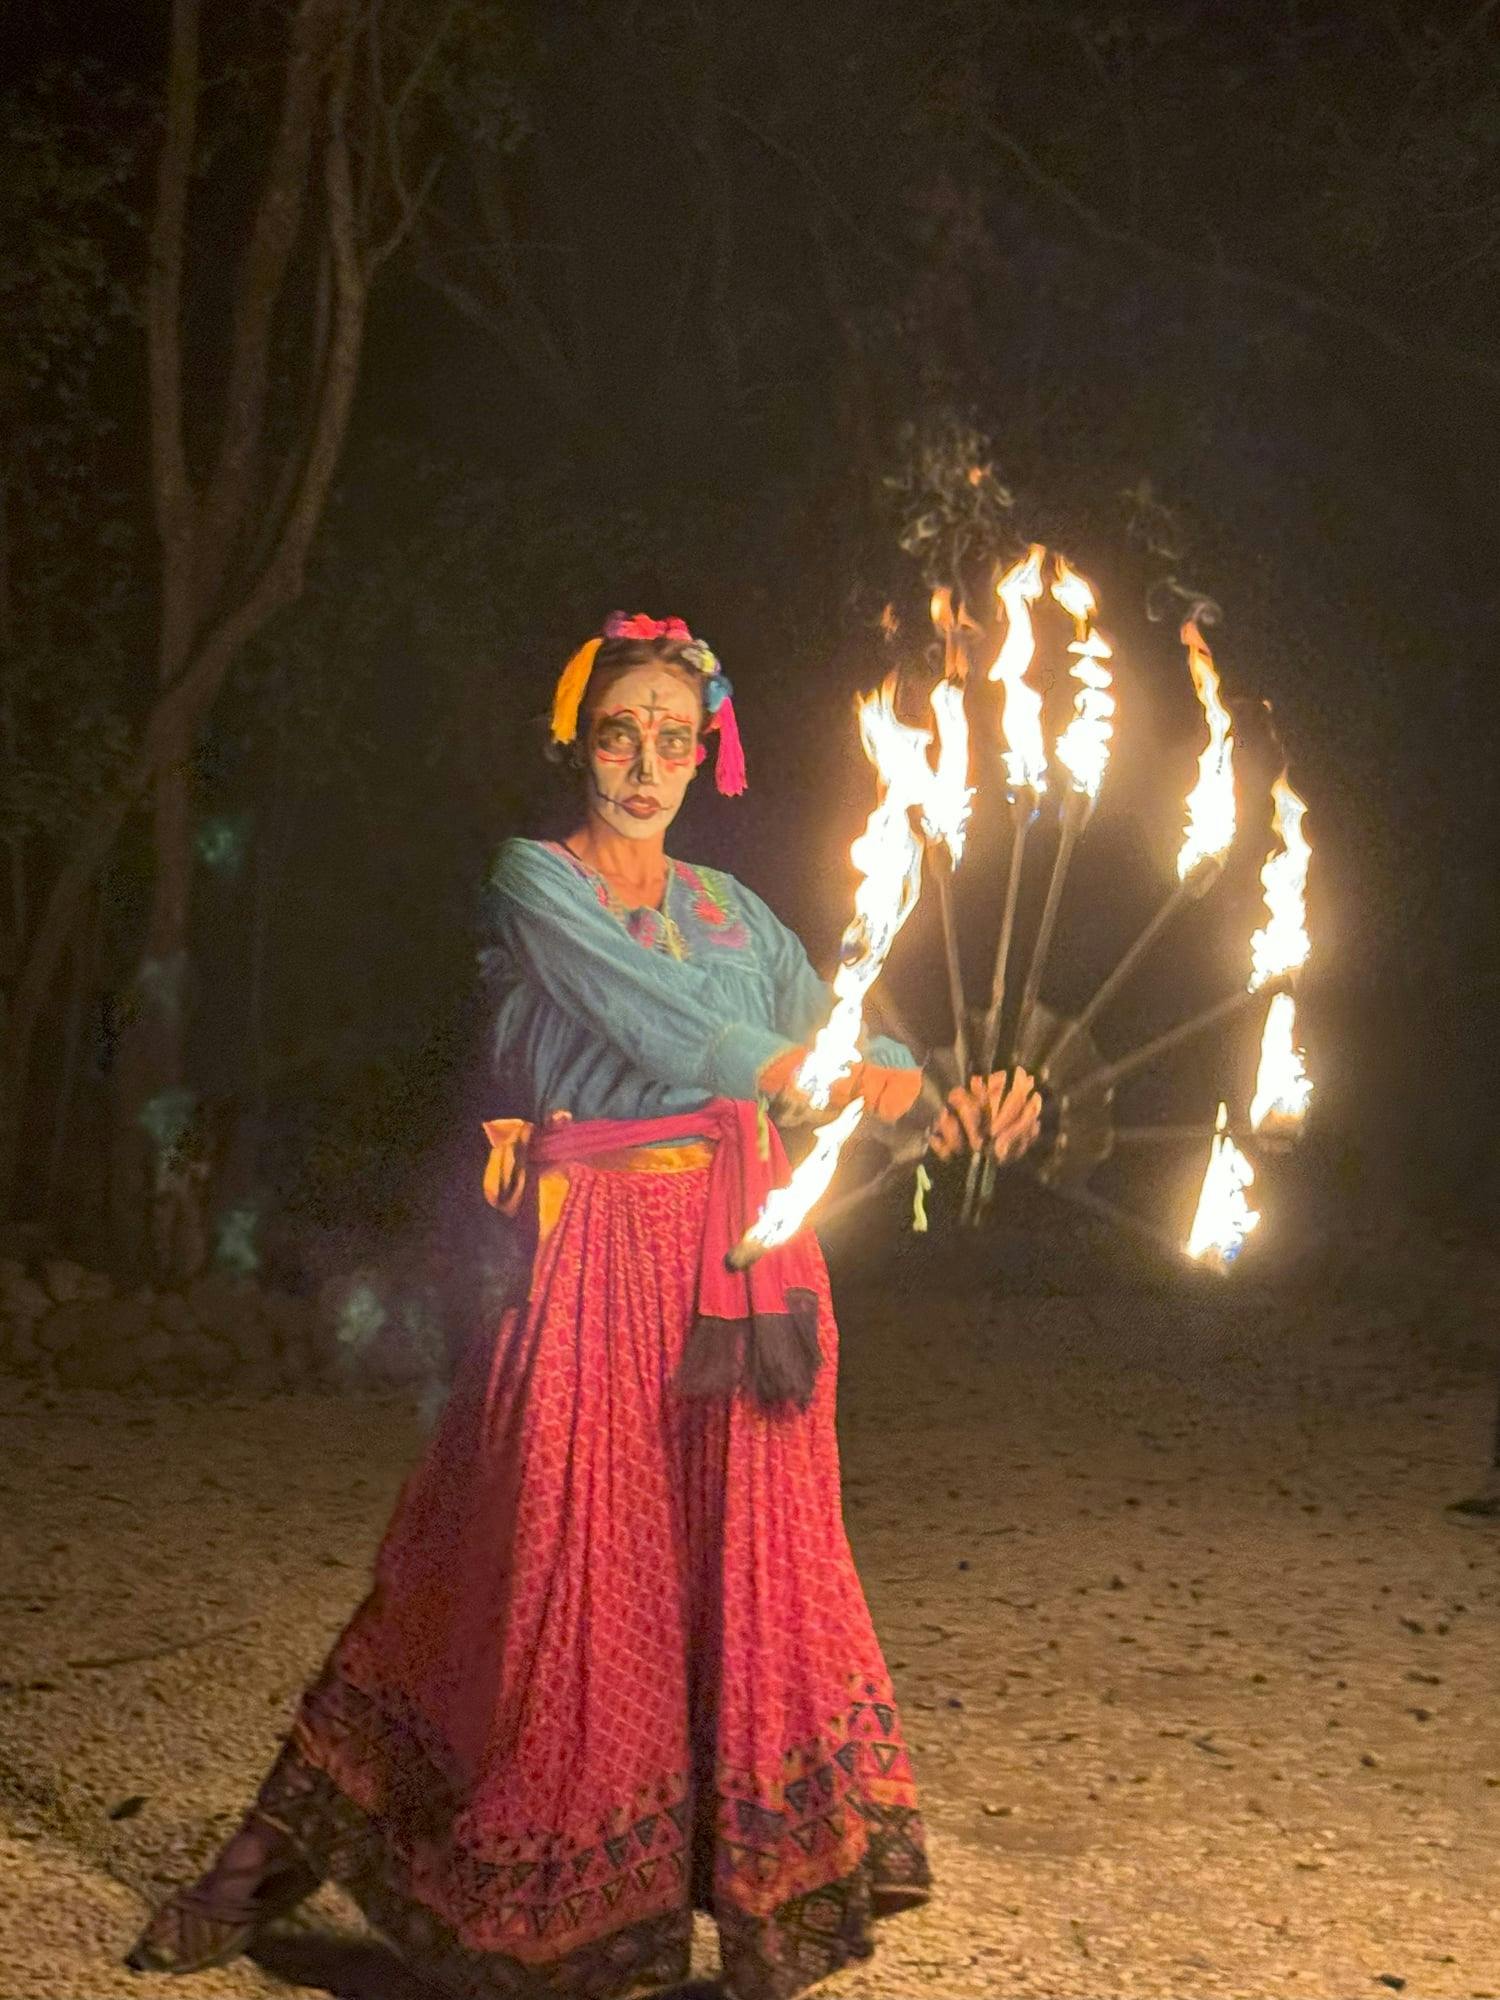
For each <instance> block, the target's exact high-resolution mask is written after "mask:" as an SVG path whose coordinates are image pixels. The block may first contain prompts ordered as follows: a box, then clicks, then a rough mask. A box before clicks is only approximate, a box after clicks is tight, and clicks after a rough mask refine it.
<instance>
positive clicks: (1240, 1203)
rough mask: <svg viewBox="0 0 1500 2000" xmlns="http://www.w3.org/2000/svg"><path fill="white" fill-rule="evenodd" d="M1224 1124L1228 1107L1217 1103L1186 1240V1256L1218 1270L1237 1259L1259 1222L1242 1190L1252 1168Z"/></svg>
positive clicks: (1252, 1175) (1250, 1176)
mask: <svg viewBox="0 0 1500 2000" xmlns="http://www.w3.org/2000/svg"><path fill="white" fill-rule="evenodd" d="M1228 1123H1229V1107H1228V1106H1227V1105H1226V1104H1221V1105H1220V1106H1219V1115H1218V1118H1217V1119H1216V1120H1215V1121H1214V1142H1213V1147H1212V1149H1211V1151H1210V1152H1209V1156H1208V1166H1207V1168H1206V1169H1205V1170H1204V1175H1203V1187H1202V1189H1201V1191H1200V1192H1199V1195H1198V1212H1197V1214H1196V1215H1195V1216H1194V1217H1193V1226H1192V1228H1191V1230H1190V1231H1189V1232H1188V1240H1187V1254H1188V1255H1189V1256H1190V1257H1193V1258H1197V1259H1202V1258H1209V1259H1211V1260H1212V1261H1213V1262H1214V1263H1216V1264H1217V1265H1218V1266H1219V1268H1220V1269H1221V1270H1223V1269H1225V1268H1226V1267H1227V1266H1228V1265H1230V1264H1232V1263H1233V1262H1234V1260H1235V1258H1236V1257H1238V1255H1239V1254H1240V1251H1241V1250H1242V1249H1243V1248H1244V1245H1245V1238H1246V1237H1247V1236H1248V1235H1249V1234H1250V1232H1251V1230H1252V1229H1253V1228H1254V1227H1255V1225H1256V1224H1257V1223H1258V1222H1259V1221H1260V1215H1259V1213H1258V1212H1257V1211H1256V1210H1255V1209H1253V1208H1252V1207H1251V1206H1250V1204H1249V1202H1248V1201H1247V1200H1246V1199H1245V1190H1246V1188H1247V1187H1249V1186H1250V1185H1251V1184H1252V1183H1253V1181H1254V1179H1255V1169H1254V1167H1252V1166H1251V1164H1250V1162H1249V1161H1248V1160H1247V1159H1246V1158H1245V1156H1244V1154H1243V1153H1242V1152H1241V1151H1240V1149H1239V1147H1238V1146H1237V1145H1236V1144H1235V1143H1234V1141H1233V1139H1231V1138H1230V1136H1229V1134H1228V1132H1227V1131H1226V1130H1225V1127H1226V1126H1227V1124H1228Z"/></svg>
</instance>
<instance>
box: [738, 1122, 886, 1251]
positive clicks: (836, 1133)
mask: <svg viewBox="0 0 1500 2000" xmlns="http://www.w3.org/2000/svg"><path fill="white" fill-rule="evenodd" d="M864 1113H865V1107H864V1100H863V1099H862V1098H858V1097H856V1098H854V1099H853V1100H852V1101H851V1102H850V1103H848V1104H846V1105H845V1106H844V1108H843V1110H842V1111H841V1112H840V1113H839V1115H838V1117H837V1118H832V1119H830V1120H829V1122H828V1123H827V1124H826V1125H820V1126H819V1127H818V1131H817V1135H816V1137H815V1138H814V1140H813V1143H812V1150H811V1151H810V1152H809V1153H807V1154H806V1155H805V1156H804V1157H803V1158H802V1159H801V1160H799V1161H798V1163H797V1166H796V1168H795V1170H794V1171H793V1174H792V1177H791V1179H790V1180H789V1181H788V1182H787V1184H786V1186H785V1187H779V1188H772V1190H771V1192H770V1193H769V1194H768V1195H767V1196H766V1204H765V1207H764V1208H763V1209H762V1210H761V1212H760V1214H759V1216H758V1217H757V1218H756V1222H755V1226H754V1228H753V1229H752V1230H751V1231H750V1234H751V1235H752V1236H753V1237H754V1239H755V1241H756V1242H757V1243H759V1244H760V1245H761V1246H762V1247H763V1248H764V1249H767V1250H774V1249H775V1248H776V1246H777V1244H778V1243H785V1242H786V1241H787V1239H788V1238H789V1237H792V1236H795V1235H796V1234H797V1231H798V1230H799V1229H800V1228H801V1227H802V1224H803V1223H804V1221H805V1220H806V1219H807V1212H808V1210H809V1209H810V1208H811V1207H812V1205H813V1203H814V1202H815V1201H818V1200H820V1199H821V1197H822V1196H823V1194H824V1193H825V1191H826V1190H827V1187H828V1183H829V1182H830V1181H831V1180H832V1179H833V1173H834V1169H835V1167H837V1165H838V1163H839V1155H840V1153H842V1152H843V1150H844V1147H845V1145H846V1144H847V1143H848V1141H849V1139H850V1138H851V1137H852V1135H853V1133H854V1129H855V1127H856V1126H857V1125H858V1124H859V1122H860V1120H861V1119H862V1118H863V1117H864Z"/></svg>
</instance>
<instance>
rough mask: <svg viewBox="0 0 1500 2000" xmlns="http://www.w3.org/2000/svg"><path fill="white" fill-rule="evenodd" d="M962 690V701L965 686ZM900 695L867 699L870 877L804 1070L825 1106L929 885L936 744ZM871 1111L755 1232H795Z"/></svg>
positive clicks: (772, 1240)
mask: <svg viewBox="0 0 1500 2000" xmlns="http://www.w3.org/2000/svg"><path fill="white" fill-rule="evenodd" d="M955 691H956V692H957V694H958V696H959V699H960V701H961V700H962V689H957V690H955ZM894 693H895V689H894V685H893V682H892V681H887V682H886V684H885V686H884V687H883V688H881V690H880V691H879V693H878V694H873V695H867V696H865V698H864V699H863V700H862V701H861V702H860V704H859V734H860V741H861V742H862V743H863V745H864V748H865V754H866V755H867V756H868V757H869V759H870V761H871V763H873V764H874V766H875V769H876V771H877V772H878V773H879V776H880V785H881V793H880V798H879V800H878V801H877V803H876V806H875V809H874V811H873V812H872V813H871V814H870V817H869V819H868V820H867V821H866V823H865V830H864V832H863V833H862V834H861V835H860V836H859V838H858V839H857V840H856V841H855V842H854V844H853V846H852V847H851V848H850V849H849V856H850V859H851V860H852V861H853V863H854V865H855V867H856V868H857V869H858V870H859V872H860V878H861V879H860V882H859V886H858V888H857V889H856V890H855V892H854V916H853V918H852V919H851V921H850V923H849V924H848V926H847V928H846V929H845V931H844V941H843V946H842V949H841V951H840V953H839V967H838V970H837V972H835V974H834V976H833V993H834V1002H833V1011H832V1013H831V1014H830V1015H829V1017H828V1019H827V1021H826V1022H825V1023H824V1024H823V1026H822V1028H820V1029H819V1031H818V1034H817V1036H816V1038H815V1039H814V1041H813V1045H812V1047H811V1049H809V1051H808V1053H807V1057H806V1059H805V1061H804V1062H803V1064H802V1066H801V1068H800V1069H799V1070H798V1072H797V1084H798V1086H799V1088H800V1089H802V1090H803V1091H804V1092H805V1093H806V1095H807V1097H808V1098H809V1099H810V1101H811V1102H812V1104H813V1105H814V1106H815V1107H816V1108H818V1109H819V1110H821V1109H823V1108H824V1107H826V1105H827V1103H828V1100H829V1096H830V1093H831V1091H832V1089H833V1086H834V1084H835V1083H837V1082H838V1080H839V1079H840V1078H841V1077H844V1076H847V1075H848V1073H849V1071H850V1070H851V1069H852V1068H853V1066H854V1064H855V1062H856V1061H857V1060H858V1058H859V1038H860V1031H861V1028H862V1026H863V1022H864V1005H865V995H866V994H867V993H868V992H869V990H870V988H871V987H872V986H873V985H874V984H875V981H876V980H877V979H878V978H879V976H880V973H881V970H882V968H883V967H884V965H885V961H886V957H887V955H888V954H889V952H890V948H891V946H892V944H894V942H895V940H896V934H897V932H898V931H899V930H900V929H901V926H902V925H903V924H904V923H905V922H906V920H907V918H908V917H909V916H910V915H911V913H912V911H913V909H914V908H915V907H916V901H917V896H918V894H919V893H920V891H921V887H922V843H921V841H920V840H919V839H918V838H917V836H916V834H915V833H914V832H913V831H912V825H911V809H912V807H913V806H917V807H921V808H923V810H924V812H925V810H926V807H927V806H928V804H929V803H930V802H931V797H932V793H933V788H934V774H933V770H932V767H931V765H930V764H929V763H928V761H927V750H928V746H929V744H930V743H931V741H932V738H931V736H930V735H929V733H928V732H927V731H926V730H925V729H911V728H909V727H908V726H907V725H906V724H905V723H903V722H899V721H898V720H897V719H896V711H895V707H894ZM863 1117H864V1103H863V1101H862V1099H860V1098H857V1097H856V1098H854V1099H852V1100H851V1102H850V1103H848V1104H846V1105H845V1106H844V1108H843V1110H842V1111H840V1112H839V1114H838V1116H837V1117H836V1118H833V1119H830V1120H829V1122H828V1123H827V1124H826V1125H823V1126H820V1127H819V1129H818V1132H817V1134H816V1136H815V1138H814V1140H813V1144H812V1148H811V1150H810V1151H809V1152H808V1153H807V1154H806V1156H805V1157H804V1158H803V1159H802V1160H801V1161H799V1163H798V1165H797V1167H796V1168H795V1170H794V1171H793V1173H792V1176H791V1179H790V1180H789V1181H788V1182H787V1184H786V1186H785V1187H781V1188H775V1189H773V1190H772V1192H771V1194H770V1195H768V1196H767V1198H766V1202H765V1205H764V1207H763V1208H762V1210H761V1212H760V1214H759V1215H758V1216H757V1217H756V1219H755V1221H754V1223H753V1224H752V1225H751V1227H750V1228H749V1230H748V1231H747V1232H746V1237H747V1240H749V1241H751V1242H754V1243H756V1244H759V1245H760V1247H761V1248H762V1249H766V1250H770V1249H774V1248H775V1246H776V1245H777V1244H778V1243H785V1242H786V1241H787V1239H788V1237H791V1236H795V1235H796V1233H797V1231H798V1230H799V1229H800V1228H801V1227H802V1225H803V1223H804V1222H805V1221H806V1219H807V1215H808V1211H809V1210H810V1209H811V1208H812V1205H813V1203H814V1202H815V1201H817V1200H818V1199H819V1198H820V1196H821V1195H822V1194H823V1193H824V1191H825V1189H826V1188H827V1186H828V1183H829V1181H830V1180H832V1178H833V1172H834V1169H835V1167H837V1165H838V1162H839V1155H840V1153H841V1152H842V1151H843V1149H844V1146H845V1144H846V1143H847V1141H848V1139H849V1137H850V1135H851V1134H852V1133H853V1132H854V1131H855V1129H856V1128H857V1127H858V1125H859V1123H860V1120H861V1119H862V1118H863Z"/></svg>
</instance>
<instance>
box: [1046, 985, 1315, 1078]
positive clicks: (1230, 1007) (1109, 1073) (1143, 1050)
mask: <svg viewBox="0 0 1500 2000" xmlns="http://www.w3.org/2000/svg"><path fill="white" fill-rule="evenodd" d="M1290 985H1291V978H1290V975H1288V974H1283V975H1282V976H1281V977H1280V978H1279V979H1272V980H1268V981H1267V983H1266V984H1265V985H1264V986H1257V987H1254V988H1252V989H1247V990H1246V991H1245V992H1243V993H1231V994H1229V995H1228V997H1227V998H1225V999H1223V1000H1219V1001H1216V1002H1215V1004H1214V1005H1213V1006H1212V1007H1205V1008H1204V1009H1203V1011H1202V1012H1201V1013H1199V1014H1192V1015H1190V1016H1189V1017H1188V1019H1187V1020H1186V1021H1179V1022H1178V1024H1177V1026H1176V1027H1175V1028H1168V1029H1167V1031H1166V1033H1165V1034H1162V1035H1157V1036H1156V1037H1155V1038H1154V1039H1153V1040H1152V1041H1149V1042H1143V1043H1142V1044H1141V1046H1140V1047H1139V1048H1138V1049H1131V1050H1130V1052H1129V1053H1128V1054H1127V1055H1123V1056H1121V1057H1119V1059H1118V1060H1117V1061H1115V1062H1112V1063H1105V1064H1103V1065H1102V1066H1101V1067H1100V1068H1099V1069H1095V1070H1090V1071H1089V1073H1088V1075H1087V1076H1083V1077H1080V1078H1079V1080H1078V1081H1077V1083H1074V1084H1070V1085H1069V1087H1068V1091H1067V1095H1066V1098H1065V1099H1064V1103H1065V1104H1066V1103H1071V1102H1073V1101H1075V1100H1076V1099H1078V1098H1080V1097H1084V1096H1086V1095H1087V1094H1088V1093H1089V1092H1090V1091H1095V1090H1109V1089H1112V1088H1113V1086H1114V1085H1115V1084H1117V1083H1119V1082H1121V1081H1122V1080H1123V1079H1124V1078H1125V1077H1127V1076H1133V1075H1134V1074H1135V1072H1136V1071H1137V1070H1140V1069H1145V1068H1146V1067H1147V1066H1148V1065H1149V1064H1151V1063H1153V1062H1155V1060H1156V1058H1157V1057H1158V1056H1162V1055H1165V1054H1166V1053H1167V1052H1168V1050H1170V1049H1175V1048H1177V1047H1178V1046H1179V1045H1180V1044H1181V1043H1183V1042H1186V1041H1190V1040H1191V1039H1192V1038H1193V1036H1194V1035H1201V1034H1203V1033H1204V1032H1205V1031H1206V1030H1207V1029H1209V1028H1216V1027H1218V1025H1219V1024H1220V1022H1222V1021H1230V1020H1233V1019H1234V1017H1235V1015H1237V1014H1243V1013H1246V1012H1248V1011H1249V1009H1250V1008H1252V1007H1257V1006H1261V1005H1264V1003H1265V1002H1266V1001H1267V1000H1269V999H1270V998H1271V996H1272V995H1273V994H1276V993H1281V992H1285V991H1286V990H1287V988H1288V987H1290Z"/></svg>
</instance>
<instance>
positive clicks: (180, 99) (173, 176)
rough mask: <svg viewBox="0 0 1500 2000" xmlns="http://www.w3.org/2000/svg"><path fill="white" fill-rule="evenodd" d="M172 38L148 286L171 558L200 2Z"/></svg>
mask: <svg viewBox="0 0 1500 2000" xmlns="http://www.w3.org/2000/svg"><path fill="white" fill-rule="evenodd" d="M171 36H172V40H171V52H170V55H169V57H168V62H167V102H166V129H165V131H164V133H163V136H162V146H161V153H160V155H159V157H158V160H157V166H156V208H155V213H154V214H153V216H152V221H151V247H150V266H149V273H148V277H147V282H146V346H147V370H148V377H149V388H150V397H151V483H152V497H153V500H154V503H155V508H156V525H157V532H158V533H159V535H160V536H161V540H162V544H163V547H164V549H165V550H166V551H167V552H168V559H169V560H171V558H172V556H173V555H174V554H175V553H177V552H179V551H185V550H186V549H187V548H188V546H189V544H190V542H191V538H192V532H193V504H194V502H193V488H192V480H191V477H190V475H189V472H188V465H187V453H186V450H185V448H184V445H183V434H182V266H183V256H184V243H185V237H186V232H187V199H188V184H189V181H190V179H191V177H192V169H193V143H194V140H195V138H196V135H197V129H198V88H199V76H198V0H173V5H172V27H171Z"/></svg>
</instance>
